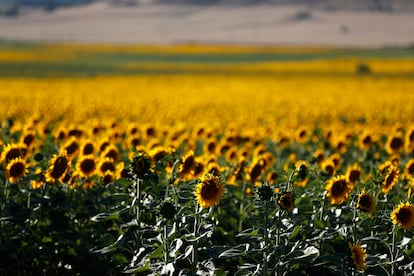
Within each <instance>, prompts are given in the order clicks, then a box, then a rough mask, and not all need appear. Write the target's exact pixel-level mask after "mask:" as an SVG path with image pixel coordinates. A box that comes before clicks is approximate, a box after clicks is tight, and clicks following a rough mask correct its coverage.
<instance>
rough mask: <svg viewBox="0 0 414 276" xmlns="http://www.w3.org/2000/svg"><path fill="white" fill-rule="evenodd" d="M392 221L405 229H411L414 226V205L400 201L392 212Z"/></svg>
mask: <svg viewBox="0 0 414 276" xmlns="http://www.w3.org/2000/svg"><path fill="white" fill-rule="evenodd" d="M391 219H392V223H394V224H397V225H398V226H400V227H401V228H403V229H406V230H408V229H410V228H411V227H413V226H414V206H413V205H412V204H411V203H408V202H406V203H400V204H399V205H398V206H397V208H395V209H394V210H393V211H392V212H391Z"/></svg>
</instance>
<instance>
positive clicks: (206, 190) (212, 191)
mask: <svg viewBox="0 0 414 276" xmlns="http://www.w3.org/2000/svg"><path fill="white" fill-rule="evenodd" d="M218 191H219V189H218V187H217V185H216V183H214V182H208V183H205V184H204V185H203V187H202V188H201V196H202V198H204V199H207V200H208V199H213V198H215V197H216V195H217V193H218Z"/></svg>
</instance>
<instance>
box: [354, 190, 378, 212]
mask: <svg viewBox="0 0 414 276" xmlns="http://www.w3.org/2000/svg"><path fill="white" fill-rule="evenodd" d="M357 208H358V209H360V210H361V211H365V212H372V211H375V209H376V208H377V206H376V203H375V200H374V198H373V197H372V195H371V194H369V193H366V192H362V193H360V194H359V195H358V201H357Z"/></svg>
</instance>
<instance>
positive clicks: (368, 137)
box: [362, 135, 372, 145]
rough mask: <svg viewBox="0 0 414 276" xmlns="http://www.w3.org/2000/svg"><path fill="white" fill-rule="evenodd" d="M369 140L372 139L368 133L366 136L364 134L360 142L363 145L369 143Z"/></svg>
mask: <svg viewBox="0 0 414 276" xmlns="http://www.w3.org/2000/svg"><path fill="white" fill-rule="evenodd" d="M371 142H372V139H371V136H369V135H368V136H365V138H364V140H362V143H363V144H364V145H370V144H371Z"/></svg>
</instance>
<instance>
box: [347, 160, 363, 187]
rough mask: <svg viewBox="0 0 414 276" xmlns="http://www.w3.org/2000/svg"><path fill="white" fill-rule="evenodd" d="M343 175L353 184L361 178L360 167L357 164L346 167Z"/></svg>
mask: <svg viewBox="0 0 414 276" xmlns="http://www.w3.org/2000/svg"><path fill="white" fill-rule="evenodd" d="M345 175H346V179H347V181H348V182H350V183H354V184H355V183H356V182H358V181H359V180H360V179H361V167H359V165H358V164H355V165H353V166H351V167H348V169H347V170H346V173H345Z"/></svg>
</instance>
